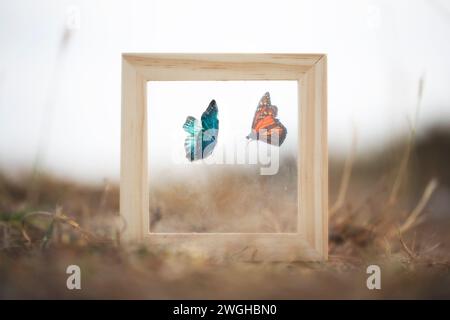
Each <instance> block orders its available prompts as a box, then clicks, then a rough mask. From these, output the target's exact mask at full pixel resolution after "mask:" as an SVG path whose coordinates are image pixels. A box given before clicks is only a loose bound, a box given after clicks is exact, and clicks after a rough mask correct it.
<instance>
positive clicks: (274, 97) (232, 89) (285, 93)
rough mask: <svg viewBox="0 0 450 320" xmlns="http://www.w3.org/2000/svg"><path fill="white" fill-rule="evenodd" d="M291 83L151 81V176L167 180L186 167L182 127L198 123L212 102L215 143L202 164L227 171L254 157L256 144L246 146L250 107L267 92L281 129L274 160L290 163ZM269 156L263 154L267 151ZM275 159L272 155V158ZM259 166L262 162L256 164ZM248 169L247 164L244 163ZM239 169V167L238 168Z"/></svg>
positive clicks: (294, 103) (293, 138)
mask: <svg viewBox="0 0 450 320" xmlns="http://www.w3.org/2000/svg"><path fill="white" fill-rule="evenodd" d="M297 88H298V84H297V81H155V82H154V81H152V82H149V83H148V115H149V116H148V119H149V120H148V134H149V143H148V145H149V149H148V150H149V163H150V165H151V166H152V167H151V171H152V173H153V174H155V171H159V172H163V174H167V173H168V172H171V171H173V170H174V169H179V170H183V169H187V170H188V171H190V170H191V169H190V167H191V166H192V165H197V163H195V162H194V163H191V162H190V161H188V160H187V159H186V157H185V150H184V140H185V138H186V132H185V131H184V130H183V128H182V127H183V124H184V122H185V120H186V117H187V116H193V117H195V118H196V119H198V120H199V121H200V118H201V115H202V113H203V112H204V111H205V109H206V108H207V106H208V105H209V103H210V101H211V100H212V99H215V100H216V103H217V106H218V109H219V114H218V118H219V133H218V140H217V141H218V142H217V145H216V146H215V148H214V152H213V154H212V155H211V156H210V157H209V158H210V159H208V163H215V164H225V165H232V164H233V162H234V163H235V164H236V162H237V159H242V161H244V159H245V158H246V157H247V158H249V153H250V152H256V150H257V149H256V146H254V144H256V142H251V144H252V145H248V140H247V139H246V138H245V137H246V136H247V135H248V134H249V133H250V128H251V124H252V121H253V116H254V113H255V110H256V107H257V105H258V103H259V100H260V98H261V97H262V95H263V94H264V93H265V92H267V91H269V92H270V95H271V102H272V105H276V106H277V108H278V119H279V120H280V121H281V122H282V124H283V125H284V126H285V127H286V129H287V132H288V134H287V137H286V140H285V141H284V142H283V144H282V145H281V146H280V148H279V151H280V153H279V156H292V157H296V154H297V143H298V139H297V138H298V136H297V128H298V126H297V125H298V120H297V119H298V89H297ZM267 152H269V150H267ZM277 156H278V155H277ZM260 160H261V161H260V162H265V161H264V160H266V159H260ZM246 163H248V160H247V161H246ZM242 164H243V163H242Z"/></svg>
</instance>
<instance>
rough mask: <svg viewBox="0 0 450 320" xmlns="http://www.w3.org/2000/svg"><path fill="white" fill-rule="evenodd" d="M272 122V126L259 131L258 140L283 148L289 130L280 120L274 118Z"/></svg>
mask: <svg viewBox="0 0 450 320" xmlns="http://www.w3.org/2000/svg"><path fill="white" fill-rule="evenodd" d="M266 122H268V121H266ZM270 122H271V124H269V125H267V126H264V127H262V128H260V129H259V130H258V140H261V141H264V142H266V143H269V144H272V145H275V146H281V144H282V143H283V142H284V140H285V139H286V135H287V129H286V127H285V126H284V125H283V124H282V123H281V122H280V120H278V119H274V118H272V119H271V121H270Z"/></svg>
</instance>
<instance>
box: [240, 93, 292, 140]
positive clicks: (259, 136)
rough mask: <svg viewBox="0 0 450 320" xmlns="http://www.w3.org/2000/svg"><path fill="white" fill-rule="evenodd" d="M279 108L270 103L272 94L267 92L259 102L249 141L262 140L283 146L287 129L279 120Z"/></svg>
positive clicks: (248, 137)
mask: <svg viewBox="0 0 450 320" xmlns="http://www.w3.org/2000/svg"><path fill="white" fill-rule="evenodd" d="M277 114H278V108H277V107H276V106H273V105H272V104H271V102H270V94H269V92H266V93H265V94H264V95H263V97H262V98H261V100H260V101H259V104H258V107H257V109H256V112H255V116H254V117H253V123H252V130H251V132H250V134H249V135H248V136H247V139H249V140H260V141H264V142H266V143H269V144H272V145H277V146H281V144H282V143H283V142H284V140H285V139H286V135H287V129H286V127H285V126H284V125H283V124H282V123H281V122H280V120H278V119H277V118H276V117H277Z"/></svg>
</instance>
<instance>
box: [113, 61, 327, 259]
mask: <svg viewBox="0 0 450 320" xmlns="http://www.w3.org/2000/svg"><path fill="white" fill-rule="evenodd" d="M168 80H171V81H173V80H175V81H183V80H199V81H200V80H297V81H298V92H299V94H300V99H299V112H298V116H299V120H298V123H299V124H300V130H299V138H298V141H299V148H298V150H299V153H300V154H299V157H298V170H299V171H298V172H299V175H298V219H297V220H298V226H297V232H296V233H164V234H163V233H150V228H149V225H150V223H149V222H150V221H149V219H150V214H149V176H148V163H147V81H168ZM327 147H328V145H327V59H326V55H323V54H162V53H158V54H141V53H127V54H123V55H122V142H121V178H120V213H121V215H122V216H123V217H124V219H125V221H126V224H127V228H126V230H125V232H124V237H125V238H126V240H128V241H131V242H147V243H151V244H152V245H154V246H166V247H168V246H170V249H171V250H182V251H186V250H195V252H196V254H198V253H199V252H201V254H205V255H207V256H215V257H219V258H239V259H241V260H272V261H273V260H283V261H286V260H307V261H320V260H326V259H327V257H328V149H327Z"/></svg>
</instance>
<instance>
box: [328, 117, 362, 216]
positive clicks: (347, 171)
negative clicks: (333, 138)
mask: <svg viewBox="0 0 450 320" xmlns="http://www.w3.org/2000/svg"><path fill="white" fill-rule="evenodd" d="M356 146H357V134H356V128H355V126H353V134H352V149H351V152H350V153H349V155H348V157H347V159H346V160H345V165H344V171H343V173H342V179H341V184H340V186H339V193H338V196H337V198H336V201H335V202H334V204H333V206H332V207H331V209H330V212H329V216H332V215H333V214H334V213H336V211H338V210H339V209H340V208H342V206H343V205H344V203H345V199H346V197H347V191H348V186H349V183H350V177H351V175H352V169H353V162H354V161H355V157H356Z"/></svg>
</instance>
